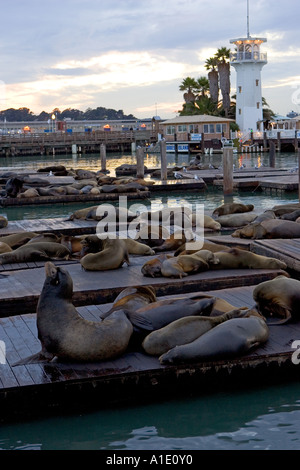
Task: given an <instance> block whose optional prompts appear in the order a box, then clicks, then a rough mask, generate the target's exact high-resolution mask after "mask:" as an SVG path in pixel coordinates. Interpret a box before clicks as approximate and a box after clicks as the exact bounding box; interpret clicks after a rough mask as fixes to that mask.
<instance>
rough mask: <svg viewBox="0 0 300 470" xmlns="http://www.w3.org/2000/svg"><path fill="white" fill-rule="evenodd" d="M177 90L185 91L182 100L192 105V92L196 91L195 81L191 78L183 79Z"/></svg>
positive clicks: (193, 96) (193, 98) (193, 97)
mask: <svg viewBox="0 0 300 470" xmlns="http://www.w3.org/2000/svg"><path fill="white" fill-rule="evenodd" d="M179 90H180V91H186V93H185V94H184V95H183V98H184V100H185V102H186V103H192V102H193V101H195V99H196V96H195V94H194V92H195V91H196V90H197V82H196V80H195V79H194V78H191V77H187V78H185V79H184V80H183V81H182V83H181V85H180V87H179Z"/></svg>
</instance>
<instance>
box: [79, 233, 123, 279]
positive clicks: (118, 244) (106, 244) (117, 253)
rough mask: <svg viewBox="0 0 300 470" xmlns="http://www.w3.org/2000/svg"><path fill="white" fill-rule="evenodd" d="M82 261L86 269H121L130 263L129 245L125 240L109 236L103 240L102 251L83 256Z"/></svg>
mask: <svg viewBox="0 0 300 470" xmlns="http://www.w3.org/2000/svg"><path fill="white" fill-rule="evenodd" d="M80 263H81V266H82V267H83V269H85V270H86V271H106V270H111V269H119V268H121V267H122V266H123V264H124V263H127V264H128V265H129V257H128V250H127V246H126V244H125V242H124V240H120V239H116V240H113V239H109V238H107V239H105V240H103V250H102V251H100V252H99V253H89V254H87V255H85V256H83V258H81V260H80Z"/></svg>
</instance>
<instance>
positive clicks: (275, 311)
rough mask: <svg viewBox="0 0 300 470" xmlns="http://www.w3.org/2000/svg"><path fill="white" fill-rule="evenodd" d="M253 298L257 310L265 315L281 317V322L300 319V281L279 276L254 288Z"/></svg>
mask: <svg viewBox="0 0 300 470" xmlns="http://www.w3.org/2000/svg"><path fill="white" fill-rule="evenodd" d="M253 299H254V300H255V302H256V308H257V310H258V311H259V312H260V313H261V314H262V315H264V316H265V317H270V316H271V317H273V316H275V317H279V318H281V319H282V321H281V322H280V323H286V322H288V321H289V320H291V319H295V320H299V318H300V314H299V302H300V281H297V280H296V279H291V278H288V277H285V276H278V277H276V278H275V279H272V280H271V281H265V282H262V283H261V284H259V285H258V286H256V287H255V288H254V291H253Z"/></svg>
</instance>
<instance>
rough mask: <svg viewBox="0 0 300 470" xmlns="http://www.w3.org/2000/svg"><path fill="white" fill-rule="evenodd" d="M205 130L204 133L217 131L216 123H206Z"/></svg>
mask: <svg viewBox="0 0 300 470" xmlns="http://www.w3.org/2000/svg"><path fill="white" fill-rule="evenodd" d="M203 132H204V134H214V133H215V125H214V124H204V126H203Z"/></svg>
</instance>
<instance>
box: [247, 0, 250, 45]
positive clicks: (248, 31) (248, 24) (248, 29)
mask: <svg viewBox="0 0 300 470" xmlns="http://www.w3.org/2000/svg"><path fill="white" fill-rule="evenodd" d="M249 16H250V15H249V0H247V37H248V38H250V22H249Z"/></svg>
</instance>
